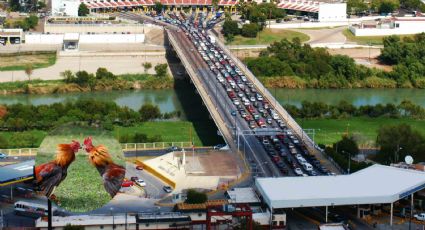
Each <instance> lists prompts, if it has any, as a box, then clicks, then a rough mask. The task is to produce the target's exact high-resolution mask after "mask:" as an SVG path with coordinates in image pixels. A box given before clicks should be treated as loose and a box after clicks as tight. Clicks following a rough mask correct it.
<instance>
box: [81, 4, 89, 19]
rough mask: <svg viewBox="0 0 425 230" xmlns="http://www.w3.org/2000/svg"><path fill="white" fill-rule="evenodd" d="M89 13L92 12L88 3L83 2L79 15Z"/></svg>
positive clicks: (82, 15)
mask: <svg viewBox="0 0 425 230" xmlns="http://www.w3.org/2000/svg"><path fill="white" fill-rule="evenodd" d="M88 14H90V10H89V8H88V7H87V5H86V4H84V3H81V4H80V6H79V7H78V16H80V17H85V16H87V15H88Z"/></svg>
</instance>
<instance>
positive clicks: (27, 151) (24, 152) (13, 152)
mask: <svg viewBox="0 0 425 230" xmlns="http://www.w3.org/2000/svg"><path fill="white" fill-rule="evenodd" d="M37 151H38V149H37V148H24V149H0V152H1V153H4V154H6V155H8V156H35V155H37Z"/></svg>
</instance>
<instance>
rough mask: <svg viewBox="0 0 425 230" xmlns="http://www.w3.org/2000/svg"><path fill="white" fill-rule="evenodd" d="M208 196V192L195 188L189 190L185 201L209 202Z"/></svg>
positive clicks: (195, 202) (190, 202)
mask: <svg viewBox="0 0 425 230" xmlns="http://www.w3.org/2000/svg"><path fill="white" fill-rule="evenodd" d="M207 200H208V197H207V194H205V193H202V192H197V191H196V190H194V189H189V190H188V191H187V198H186V201H185V203H187V204H203V203H205V202H207Z"/></svg>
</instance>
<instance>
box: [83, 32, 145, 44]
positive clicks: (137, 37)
mask: <svg viewBox="0 0 425 230" xmlns="http://www.w3.org/2000/svg"><path fill="white" fill-rule="evenodd" d="M144 40H145V35H144V34H81V35H80V43H143V41H144Z"/></svg>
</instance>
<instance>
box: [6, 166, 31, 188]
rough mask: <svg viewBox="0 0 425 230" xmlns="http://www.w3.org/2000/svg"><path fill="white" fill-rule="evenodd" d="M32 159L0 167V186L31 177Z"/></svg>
mask: <svg viewBox="0 0 425 230" xmlns="http://www.w3.org/2000/svg"><path fill="white" fill-rule="evenodd" d="M34 164H35V161H34V160H30V161H24V162H21V163H17V164H11V165H6V166H2V167H0V186H5V185H8V184H12V183H17V182H20V181H24V180H29V179H31V178H33V174H34V170H33V168H34Z"/></svg>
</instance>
